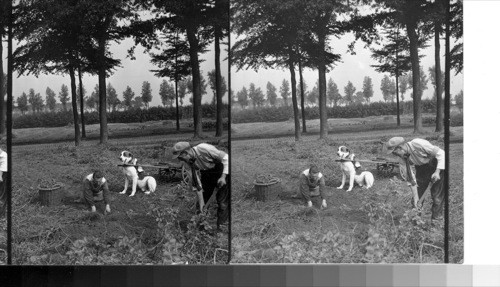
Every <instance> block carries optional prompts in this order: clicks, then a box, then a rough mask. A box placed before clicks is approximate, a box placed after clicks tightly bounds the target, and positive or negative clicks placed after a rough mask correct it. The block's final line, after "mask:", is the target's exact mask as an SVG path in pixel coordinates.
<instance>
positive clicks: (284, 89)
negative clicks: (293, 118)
mask: <svg viewBox="0 0 500 287" xmlns="http://www.w3.org/2000/svg"><path fill="white" fill-rule="evenodd" d="M280 96H281V98H282V99H283V101H284V102H285V106H288V98H289V97H290V83H289V82H288V81H287V80H286V79H283V82H281V86H280Z"/></svg>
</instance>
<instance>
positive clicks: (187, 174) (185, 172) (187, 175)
mask: <svg viewBox="0 0 500 287" xmlns="http://www.w3.org/2000/svg"><path fill="white" fill-rule="evenodd" d="M181 176H182V181H183V182H184V183H185V184H189V181H190V180H191V172H190V171H189V169H188V168H186V165H184V164H183V165H182V169H181Z"/></svg>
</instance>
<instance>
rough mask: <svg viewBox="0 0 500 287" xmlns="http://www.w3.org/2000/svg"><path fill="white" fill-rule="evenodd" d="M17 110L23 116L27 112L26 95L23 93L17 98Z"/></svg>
mask: <svg viewBox="0 0 500 287" xmlns="http://www.w3.org/2000/svg"><path fill="white" fill-rule="evenodd" d="M17 108H18V109H19V110H20V111H21V113H22V114H23V115H24V113H25V112H27V111H28V95H26V93H25V92H23V94H22V95H21V96H19V97H18V98H17Z"/></svg>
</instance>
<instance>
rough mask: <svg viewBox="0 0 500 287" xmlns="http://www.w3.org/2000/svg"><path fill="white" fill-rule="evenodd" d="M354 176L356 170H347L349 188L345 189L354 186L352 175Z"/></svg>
mask: <svg viewBox="0 0 500 287" xmlns="http://www.w3.org/2000/svg"><path fill="white" fill-rule="evenodd" d="M355 176H356V171H354V170H351V171H350V172H349V189H348V190H347V191H351V190H352V188H353V187H354V177H355Z"/></svg>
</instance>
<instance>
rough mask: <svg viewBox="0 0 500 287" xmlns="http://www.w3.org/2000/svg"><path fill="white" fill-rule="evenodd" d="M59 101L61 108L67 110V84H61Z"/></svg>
mask: <svg viewBox="0 0 500 287" xmlns="http://www.w3.org/2000/svg"><path fill="white" fill-rule="evenodd" d="M59 101H60V102H61V104H62V106H63V110H64V111H67V110H68V109H67V108H66V104H67V103H68V101H69V94H68V86H66V85H65V84H63V85H62V86H61V91H60V92H59Z"/></svg>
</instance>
